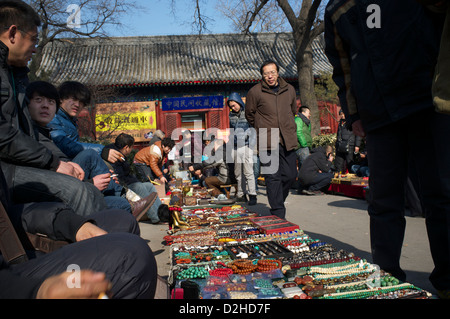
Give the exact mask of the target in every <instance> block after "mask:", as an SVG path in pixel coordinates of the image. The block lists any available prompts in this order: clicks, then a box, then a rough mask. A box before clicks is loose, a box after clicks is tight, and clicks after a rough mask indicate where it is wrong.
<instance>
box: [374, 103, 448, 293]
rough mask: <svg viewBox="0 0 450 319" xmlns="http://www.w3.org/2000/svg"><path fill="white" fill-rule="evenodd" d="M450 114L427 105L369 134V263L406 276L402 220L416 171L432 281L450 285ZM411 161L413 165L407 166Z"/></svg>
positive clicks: (441, 286) (440, 287)
mask: <svg viewBox="0 0 450 319" xmlns="http://www.w3.org/2000/svg"><path fill="white" fill-rule="evenodd" d="M449 136H450V116H448V115H442V114H438V113H436V112H434V111H433V109H432V108H431V107H430V109H429V110H427V111H422V112H420V113H418V114H415V115H413V116H409V117H408V118H405V119H403V120H400V121H398V122H396V123H393V124H391V125H388V126H385V127H383V128H380V129H377V130H375V131H372V132H369V133H368V134H367V150H368V157H369V168H370V180H369V183H370V185H369V186H370V193H371V196H372V198H371V200H370V203H369V208H368V211H369V215H370V236H371V249H372V256H373V262H374V263H375V264H378V265H379V266H380V268H381V269H384V270H386V271H389V272H391V273H392V274H393V275H394V276H396V277H398V278H399V279H400V280H405V277H406V276H405V272H404V271H403V270H402V269H401V267H400V256H401V249H402V245H403V239H404V233H405V227H406V220H405V217H404V213H405V212H404V211H405V185H406V181H407V177H408V169H409V168H410V169H413V170H415V173H417V178H418V182H419V190H418V196H419V197H420V200H421V202H422V203H423V207H424V215H425V218H426V227H427V233H428V240H429V243H430V249H431V255H432V257H433V261H434V266H435V268H434V270H433V272H432V274H431V276H430V281H431V283H432V284H433V286H434V287H435V288H436V289H438V290H444V289H450V140H449ZM408 165H412V167H408Z"/></svg>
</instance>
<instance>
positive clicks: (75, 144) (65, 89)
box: [48, 81, 122, 163]
mask: <svg viewBox="0 0 450 319" xmlns="http://www.w3.org/2000/svg"><path fill="white" fill-rule="evenodd" d="M58 94H59V97H60V99H61V107H60V108H59V110H58V112H57V113H56V115H55V117H54V118H53V120H52V121H51V122H50V123H49V124H48V127H49V128H51V129H52V130H51V135H52V138H53V141H54V142H55V144H56V145H57V146H58V147H59V149H61V151H63V152H64V154H66V155H67V156H68V157H69V158H74V157H75V156H77V155H78V153H80V152H81V151H83V150H86V149H93V150H95V151H96V152H97V153H98V154H99V155H100V154H101V152H102V150H103V147H104V146H103V145H101V144H93V143H83V142H80V136H79V133H78V123H77V121H78V118H77V117H78V115H79V114H80V112H81V111H82V110H83V109H84V108H85V107H86V106H88V105H89V104H90V103H91V93H90V91H89V89H88V88H87V87H86V86H85V85H84V84H82V83H80V82H76V81H66V82H64V83H62V84H61V85H60V86H59V87H58ZM107 155H108V157H107V158H106V160H108V161H109V162H112V163H115V162H116V161H120V160H122V159H121V156H120V154H119V153H118V152H115V151H111V152H110V153H108V154H107Z"/></svg>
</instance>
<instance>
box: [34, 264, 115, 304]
mask: <svg viewBox="0 0 450 319" xmlns="http://www.w3.org/2000/svg"><path fill="white" fill-rule="evenodd" d="M73 275H74V274H73V273H72V272H64V273H62V274H60V275H57V276H53V277H50V278H47V279H46V280H45V281H44V282H43V283H42V284H41V287H40V288H39V290H38V293H37V296H36V298H37V299H98V297H99V296H100V295H101V294H103V293H106V292H108V291H110V290H111V288H112V287H111V283H110V282H109V281H108V280H107V279H106V277H105V274H103V273H97V272H93V271H91V270H82V271H80V273H79V275H80V287H79V288H70V286H69V285H68V284H67V280H68V279H69V277H70V276H73Z"/></svg>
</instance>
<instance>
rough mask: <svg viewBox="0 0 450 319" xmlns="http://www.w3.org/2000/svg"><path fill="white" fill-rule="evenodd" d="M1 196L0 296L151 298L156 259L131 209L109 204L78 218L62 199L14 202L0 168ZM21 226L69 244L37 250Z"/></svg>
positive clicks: (153, 291)
mask: <svg viewBox="0 0 450 319" xmlns="http://www.w3.org/2000/svg"><path fill="white" fill-rule="evenodd" d="M0 200H1V202H0V204H1V207H0V209H1V210H2V212H0V221H1V224H2V225H6V224H8V225H9V227H6V229H5V228H3V230H2V234H0V247H2V249H3V248H4V249H5V251H2V252H1V253H0V299H34V298H36V299H69V298H75V299H80V298H82V299H87V298H93V299H97V298H99V296H100V295H101V294H102V293H107V294H108V295H109V297H111V298H117V299H122V298H123V299H135V298H136V299H137V298H145V299H148V298H153V297H154V295H155V291H156V282H157V266H156V260H155V257H154V254H153V252H152V251H151V249H150V247H149V246H148V245H147V243H146V242H145V240H143V239H142V238H141V237H140V229H139V224H138V223H137V222H136V220H135V219H134V218H133V217H132V216H131V215H130V214H127V213H125V212H124V211H122V210H113V209H108V210H104V211H100V212H96V213H95V212H94V213H92V212H91V214H90V213H89V212H86V217H84V218H82V217H81V216H78V215H77V214H75V213H74V212H73V210H72V209H71V208H70V207H68V206H66V205H65V204H64V203H61V202H49V203H45V202H42V203H29V204H27V205H20V206H19V205H15V204H14V203H13V202H12V201H11V198H10V194H9V192H8V184H7V182H6V179H5V177H4V175H3V172H2V171H1V169H0ZM10 216H11V217H10ZM45 220H51V221H52V222H51V223H45V222H43V221H45ZM24 231H28V232H33V233H35V232H39V233H43V234H46V235H48V238H50V239H51V240H64V241H67V242H68V243H67V244H66V245H64V246H62V247H60V248H58V249H56V250H53V251H51V252H48V253H45V254H44V253H39V254H38V253H37V252H35V251H34V249H35V247H33V246H31V245H30V242H29V241H28V238H27V237H26V235H25V236H23V235H24ZM5 234H7V235H9V236H4V235H5ZM12 237H15V238H17V240H11V238H12ZM72 243H73V244H72ZM6 251H8V252H14V253H13V254H12V255H10V254H8V253H5V252H6ZM77 271H78V272H77ZM74 276H76V277H74ZM69 277H72V278H73V280H72V281H70V280H69V279H70V278H69ZM75 280H77V282H78V283H79V285H80V286H76V285H75V284H76V281H75ZM68 283H71V284H73V286H70V285H69V284H68Z"/></svg>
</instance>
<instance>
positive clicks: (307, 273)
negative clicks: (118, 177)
mask: <svg viewBox="0 0 450 319" xmlns="http://www.w3.org/2000/svg"><path fill="white" fill-rule="evenodd" d="M192 188H193V187H192ZM186 190H187V189H186ZM206 191H207V190H206ZM188 193H189V192H187V193H186V194H185V195H187V194H188ZM198 193H202V194H203V195H202V196H205V190H200V189H199V190H198ZM171 196H175V197H177V196H180V194H179V193H177V192H175V195H174V194H172V195H171ZM181 197H183V195H181ZM176 200H178V202H183V200H182V199H180V198H178V199H176ZM171 209H172V212H173V214H174V217H173V219H176V220H177V223H173V224H172V225H171V229H170V230H169V233H168V235H167V236H166V237H165V238H164V240H165V242H166V244H167V245H170V256H171V269H170V274H169V283H170V285H171V287H172V297H173V298H185V299H188V298H193V299H429V298H431V294H430V293H429V292H427V291H424V290H422V289H421V288H419V287H416V286H414V285H412V284H410V283H407V282H401V281H400V280H398V279H397V278H395V277H393V276H392V275H391V274H389V273H386V272H385V271H383V270H382V269H379V267H378V266H377V265H375V264H371V263H369V262H368V261H367V260H364V259H361V258H359V257H358V256H355V254H354V253H352V252H348V251H345V250H341V249H337V248H336V247H334V246H333V245H331V244H329V243H326V242H324V241H322V240H320V239H318V238H312V237H310V236H309V235H308V234H305V233H304V231H303V230H302V229H301V227H300V226H299V225H295V224H293V223H290V222H289V221H286V220H282V219H280V218H277V217H276V216H257V214H254V213H252V212H251V211H249V210H248V209H246V208H245V207H242V206H240V205H218V204H217V203H215V204H208V205H194V206H183V205H181V206H171Z"/></svg>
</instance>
